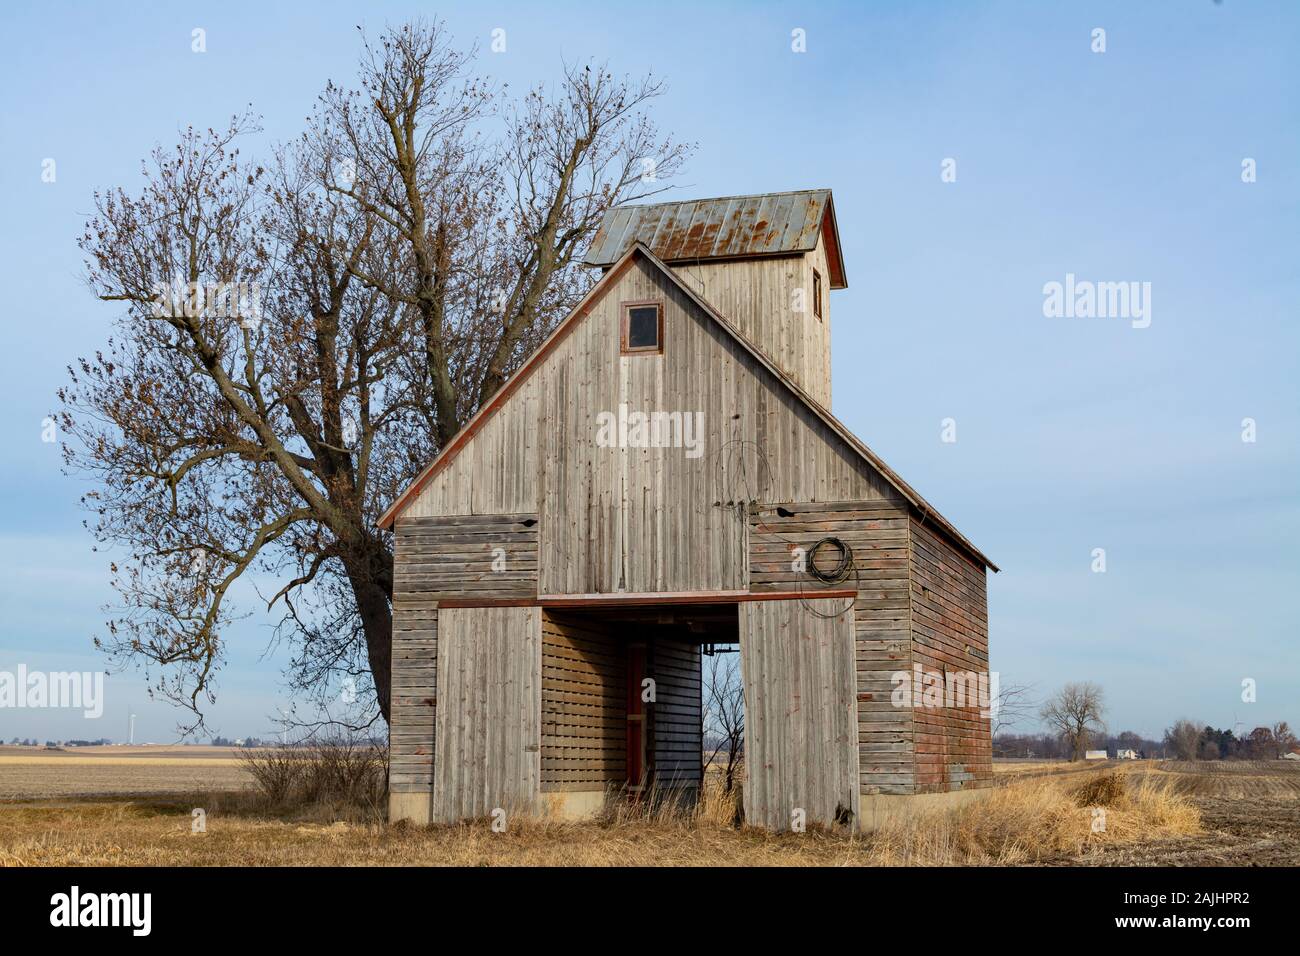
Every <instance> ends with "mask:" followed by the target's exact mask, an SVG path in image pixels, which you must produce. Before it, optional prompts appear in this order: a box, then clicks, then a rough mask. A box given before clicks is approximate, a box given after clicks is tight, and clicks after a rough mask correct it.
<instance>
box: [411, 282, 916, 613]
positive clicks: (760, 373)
mask: <svg viewBox="0 0 1300 956" xmlns="http://www.w3.org/2000/svg"><path fill="white" fill-rule="evenodd" d="M656 298H657V299H663V300H664V302H665V310H664V354H663V355H630V356H620V355H619V321H620V317H621V310H620V307H619V303H620V302H622V301H633V300H637V301H641V300H647V299H656ZM809 316H810V321H814V322H815V321H816V320H815V319H811V312H810V313H809ZM620 405H626V406H627V408H628V410H629V411H640V412H653V411H664V412H683V413H684V412H693V413H702V414H703V445H702V448H701V451H700V455H699V457H697V458H690V457H687V456H686V454H685V452H686V449H684V448H680V447H668V448H617V447H612V448H611V447H601V446H600V445H598V444H597V441H596V438H597V432H598V428H599V424H600V419H599V417H598V416H599V415H600V413H601V412H610V413H613V414H615V415H617V414H618V411H619V406H620ZM866 499H871V500H899V499H900V496H899V494H898V492H897V491H896V490H895V489H893V488H892V487H891V486H890V485H889V484H888V482H886V481H885V479H884V478H882V477H881V476H880V475H879V474H878V473H877V472H876V471H875V470H874V469H872V468H871V467H870V465H869V464H867V463H866V462H864V461H863V460H862V459H861V457H860V456H859V455H858V454H857V453H856V452H855V451H853V450H852V449H850V448H848V447H847V446H846V445H845V444H844V442H843V440H842V439H840V438H839V436H837V435H835V434H834V433H833V432H832V431H831V430H830V429H829V428H828V427H827V426H826V425H825V424H824V423H823V422H821V421H820V420H819V419H818V418H817V417H816V415H815V414H813V413H812V412H811V411H809V410H808V408H807V407H806V406H804V405H803V403H802V402H800V401H799V400H798V399H797V398H795V397H794V396H793V395H791V394H790V393H789V392H787V391H786V390H785V388H784V386H782V385H781V384H780V383H779V382H778V381H777V380H776V379H775V377H774V376H772V374H771V373H770V372H768V371H767V370H766V369H764V368H763V367H762V366H760V365H758V364H757V362H756V361H755V360H754V359H753V357H752V356H750V355H749V354H748V353H746V352H745V351H744V349H743V348H742V347H741V346H740V345H739V344H737V343H736V342H735V341H734V340H733V339H731V337H730V336H729V335H727V333H726V332H725V331H723V330H722V329H721V328H720V327H719V326H718V325H717V324H716V323H715V322H713V321H712V320H711V319H710V318H708V317H707V316H705V315H704V314H703V313H702V312H701V311H700V309H699V306H697V305H696V304H695V303H694V302H692V301H691V300H690V299H689V298H688V297H687V296H686V294H685V293H684V292H682V291H681V290H680V289H678V288H677V287H676V286H674V285H673V284H672V283H671V282H670V280H668V279H667V278H666V277H665V276H663V275H662V274H661V273H659V272H658V270H657V269H655V268H654V267H653V266H650V265H648V264H647V263H645V262H643V261H638V262H636V263H634V264H632V265H631V266H630V267H629V268H628V269H627V271H626V273H625V274H624V275H623V276H621V277H620V278H619V280H618V281H617V282H615V283H614V284H613V285H612V287H611V288H610V290H609V291H608V292H607V294H606V295H604V296H603V297H602V298H601V299H600V300H599V301H597V302H595V303H593V304H592V306H591V314H590V315H588V316H587V318H586V319H585V320H583V321H582V322H579V323H577V324H576V325H575V327H574V328H573V330H572V331H571V332H570V333H569V334H568V335H567V336H566V337H565V338H564V339H563V340H562V341H561V342H560V343H559V344H558V345H557V346H556V348H555V350H554V352H552V353H551V355H550V356H549V357H548V358H547V360H546V361H545V362H544V363H542V365H541V366H539V367H538V368H537V369H536V370H535V371H534V372H533V373H532V374H531V375H530V376H529V377H528V379H527V380H526V381H524V382H523V383H522V384H521V386H520V387H519V389H518V390H517V391H515V392H514V393H513V394H511V395H510V396H509V397H508V398H506V399H505V402H504V404H503V406H502V407H501V409H500V410H498V411H497V412H496V413H495V414H493V415H491V416H489V418H488V419H487V420H486V421H485V422H484V424H483V426H482V428H481V429H480V431H479V432H478V433H477V435H476V436H475V437H474V440H473V441H472V442H470V443H469V445H468V446H467V447H466V448H465V450H464V451H463V452H462V453H461V454H460V455H459V456H457V457H456V458H454V459H453V460H452V461H451V462H450V463H449V464H448V465H447V467H446V468H444V469H443V470H442V471H440V472H438V473H437V474H435V475H434V476H433V477H432V478H431V479H430V481H429V483H428V484H427V485H426V486H425V487H424V488H423V489H422V491H421V492H420V494H419V495H418V496H417V497H416V498H415V500H414V501H413V502H412V504H411V506H410V507H409V508H408V509H407V511H406V512H405V515H407V516H410V517H418V516H424V515H453V514H462V515H464V514H513V513H537V514H539V516H540V519H541V524H540V528H539V530H540V550H539V553H538V566H539V568H538V574H539V584H540V588H541V591H542V593H544V594H589V593H608V592H612V591H618V590H626V591H690V590H720V589H732V588H743V587H744V586H745V566H744V565H745V547H744V538H745V530H746V528H745V526H746V515H745V513H744V508H743V506H739V507H738V506H737V505H736V503H737V502H745V501H751V500H776V501H857V500H866Z"/></svg>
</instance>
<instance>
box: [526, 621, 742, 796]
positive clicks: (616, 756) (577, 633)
mask: <svg viewBox="0 0 1300 956" xmlns="http://www.w3.org/2000/svg"><path fill="white" fill-rule="evenodd" d="M738 640H739V615H738V609H737V605H736V604H662V605H652V606H635V605H631V606H627V605H620V606H613V607H592V606H583V607H544V608H543V610H542V695H541V697H542V727H541V730H542V738H541V792H542V794H543V799H544V800H545V801H547V802H549V803H550V804H551V806H552V807H553V808H554V809H556V810H559V811H561V812H565V811H571V812H572V813H573V814H574V815H580V814H582V813H584V812H589V811H591V810H593V809H595V808H597V807H598V806H599V805H600V804H602V803H603V802H604V800H605V798H606V797H607V796H608V795H609V794H611V793H622V794H626V795H628V796H630V797H632V798H634V799H639V798H641V797H643V796H645V795H647V794H654V795H655V798H656V799H660V798H663V797H671V798H673V799H684V800H694V799H695V797H696V795H697V794H698V790H699V787H700V784H701V780H702V751H703V726H702V719H703V682H702V672H701V660H702V657H703V652H704V651H705V649H706V648H707V649H710V650H711V649H713V648H715V647H718V646H734V645H735V644H736V643H737V642H738ZM548 795H549V796H548Z"/></svg>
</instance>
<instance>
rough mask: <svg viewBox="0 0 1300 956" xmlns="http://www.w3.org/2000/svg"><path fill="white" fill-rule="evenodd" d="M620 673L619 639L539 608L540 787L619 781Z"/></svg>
mask: <svg viewBox="0 0 1300 956" xmlns="http://www.w3.org/2000/svg"><path fill="white" fill-rule="evenodd" d="M626 680H627V654H626V650H625V644H624V643H623V642H622V641H614V640H611V639H610V637H609V633H608V628H607V627H602V626H599V625H595V624H592V623H591V622H590V621H584V620H583V619H582V618H580V617H578V616H577V615H566V614H563V613H561V612H551V611H543V613H542V791H543V792H555V791H562V790H605V789H607V788H608V787H610V786H614V787H618V786H621V785H622V784H623V782H624V780H625V779H626V774H627V755H626V744H625V733H626V721H627V705H626Z"/></svg>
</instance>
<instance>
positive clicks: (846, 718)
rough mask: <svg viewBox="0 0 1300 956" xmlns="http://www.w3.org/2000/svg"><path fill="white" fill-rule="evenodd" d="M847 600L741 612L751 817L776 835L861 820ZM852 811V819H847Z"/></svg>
mask: <svg viewBox="0 0 1300 956" xmlns="http://www.w3.org/2000/svg"><path fill="white" fill-rule="evenodd" d="M845 604H846V602H845V600H844V599H843V598H839V599H827V598H822V599H812V598H808V599H804V600H793V601H750V602H745V603H742V604H741V605H740V667H741V677H742V680H743V682H744V691H745V818H746V820H747V821H748V822H749V823H753V824H756V825H758V826H766V827H768V828H770V829H773V830H789V829H791V827H792V824H793V823H794V821H795V820H796V819H798V818H800V817H802V819H803V820H804V822H805V823H808V824H811V823H822V824H827V825H829V824H832V823H835V822H846V821H848V820H850V819H851V820H852V821H853V822H854V823H856V821H857V815H858V807H859V802H860V801H859V787H860V785H859V780H858V709H857V692H856V684H855V669H856V655H855V651H854V645H853V640H854V638H853V609H852V608H851V607H849V608H848V609H845ZM850 814H851V816H849V815H850Z"/></svg>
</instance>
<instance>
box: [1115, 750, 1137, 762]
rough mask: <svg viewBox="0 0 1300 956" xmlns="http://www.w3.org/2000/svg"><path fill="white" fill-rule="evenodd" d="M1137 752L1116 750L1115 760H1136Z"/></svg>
mask: <svg viewBox="0 0 1300 956" xmlns="http://www.w3.org/2000/svg"><path fill="white" fill-rule="evenodd" d="M1137 758H1138V752H1137V751H1136V750H1116V751H1115V759H1116V760H1137Z"/></svg>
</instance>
